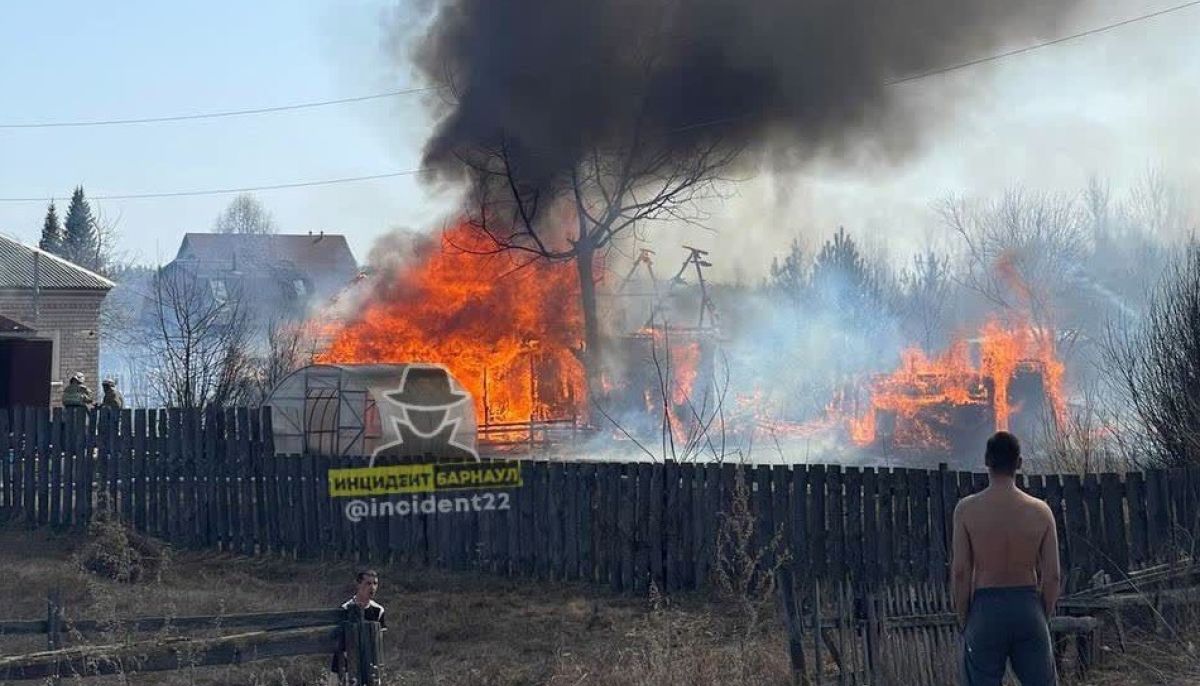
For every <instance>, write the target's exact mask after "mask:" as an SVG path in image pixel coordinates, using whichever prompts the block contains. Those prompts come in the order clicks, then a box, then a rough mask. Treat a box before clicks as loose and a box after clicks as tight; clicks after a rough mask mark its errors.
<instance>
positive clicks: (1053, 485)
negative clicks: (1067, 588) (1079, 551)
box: [1044, 474, 1071, 574]
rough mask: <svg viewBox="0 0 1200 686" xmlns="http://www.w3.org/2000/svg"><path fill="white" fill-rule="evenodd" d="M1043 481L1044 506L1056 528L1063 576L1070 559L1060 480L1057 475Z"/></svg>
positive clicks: (1046, 477)
mask: <svg viewBox="0 0 1200 686" xmlns="http://www.w3.org/2000/svg"><path fill="white" fill-rule="evenodd" d="M1044 479H1045V483H1046V491H1045V494H1046V504H1047V505H1049V506H1050V513H1051V514H1053V515H1054V525H1055V526H1056V527H1057V532H1058V558H1059V565H1060V566H1061V567H1062V569H1063V572H1064V574H1065V573H1066V571H1068V570H1070V569H1071V566H1070V560H1071V558H1070V550H1069V547H1068V540H1067V538H1068V537H1067V518H1066V515H1065V514H1064V513H1063V496H1062V480H1061V479H1060V478H1059V476H1058V475H1057V474H1048V475H1046V476H1045V477H1044Z"/></svg>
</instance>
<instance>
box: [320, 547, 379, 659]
mask: <svg viewBox="0 0 1200 686" xmlns="http://www.w3.org/2000/svg"><path fill="white" fill-rule="evenodd" d="M354 584H355V586H354V597H352V598H350V600H347V601H346V602H344V603H342V609H343V610H349V609H350V608H351V607H354V606H358V607H359V608H360V609H361V610H362V613H363V619H364V620H366V621H368V622H379V630H380V631H386V630H387V620H385V619H384V616H383V606H382V605H380V604H379V603H377V602H375V594H376V593H378V592H379V572H377V571H375V570H374V569H364V570H361V571H359V573H358V575H357V576H356V577H355V580H354ZM329 671H330V672H333V673H334V674H341V673H342V672H344V671H346V644H345V642H344V639H343V643H342V645H340V646H339V647H338V650H337V652H336V653H334V654H333V660H332V661H331V662H330V665H329Z"/></svg>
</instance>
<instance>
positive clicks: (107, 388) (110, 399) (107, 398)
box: [100, 379, 125, 410]
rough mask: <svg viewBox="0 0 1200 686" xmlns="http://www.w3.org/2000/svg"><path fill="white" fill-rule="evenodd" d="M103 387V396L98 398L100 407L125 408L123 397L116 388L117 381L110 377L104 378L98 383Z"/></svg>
mask: <svg viewBox="0 0 1200 686" xmlns="http://www.w3.org/2000/svg"><path fill="white" fill-rule="evenodd" d="M100 385H101V386H103V387H104V397H103V398H101V400H100V407H101V408H108V409H110V410H121V409H124V408H125V398H123V397H122V396H121V392H120V391H118V390H117V382H116V381H113V380H112V379H105V380H104V381H103V382H101V384H100Z"/></svg>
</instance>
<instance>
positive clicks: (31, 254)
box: [0, 236, 115, 291]
mask: <svg viewBox="0 0 1200 686" xmlns="http://www.w3.org/2000/svg"><path fill="white" fill-rule="evenodd" d="M35 265H36V270H35ZM35 272H36V274H37V283H38V287H39V288H41V289H43V290H56V289H57V290H84V291H107V290H109V289H110V288H112V287H113V286H114V285H115V284H114V283H113V282H112V281H109V280H108V279H106V278H104V277H103V276H100V275H99V274H96V273H93V272H91V271H88V270H87V269H84V268H83V267H80V266H79V265H77V264H74V263H71V262H68V261H66V260H64V259H63V258H61V257H59V256H57V255H52V254H50V253H48V252H46V251H44V250H40V249H38V248H33V247H30V246H28V245H25V244H23V243H19V242H17V241H14V240H13V239H11V238H8V237H5V236H0V289H4V288H17V289H32V288H33V285H34V284H33V282H34V274H35Z"/></svg>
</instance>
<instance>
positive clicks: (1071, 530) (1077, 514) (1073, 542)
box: [1062, 474, 1093, 592]
mask: <svg viewBox="0 0 1200 686" xmlns="http://www.w3.org/2000/svg"><path fill="white" fill-rule="evenodd" d="M1062 485H1063V507H1064V510H1065V514H1066V518H1067V537H1068V540H1069V549H1070V555H1071V558H1070V562H1071V566H1070V567H1069V568H1066V569H1065V570H1064V574H1069V573H1070V570H1072V569H1078V570H1080V573H1082V574H1084V575H1088V574H1090V573H1091V571H1090V570H1092V569H1093V565H1092V559H1093V555H1092V550H1091V544H1090V542H1089V541H1088V529H1087V510H1086V509H1085V506H1084V501H1083V487H1082V484H1081V482H1080V478H1079V476H1078V475H1076V474H1064V475H1063V477H1062ZM1073 590H1075V589H1068V592H1070V591H1073Z"/></svg>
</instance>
